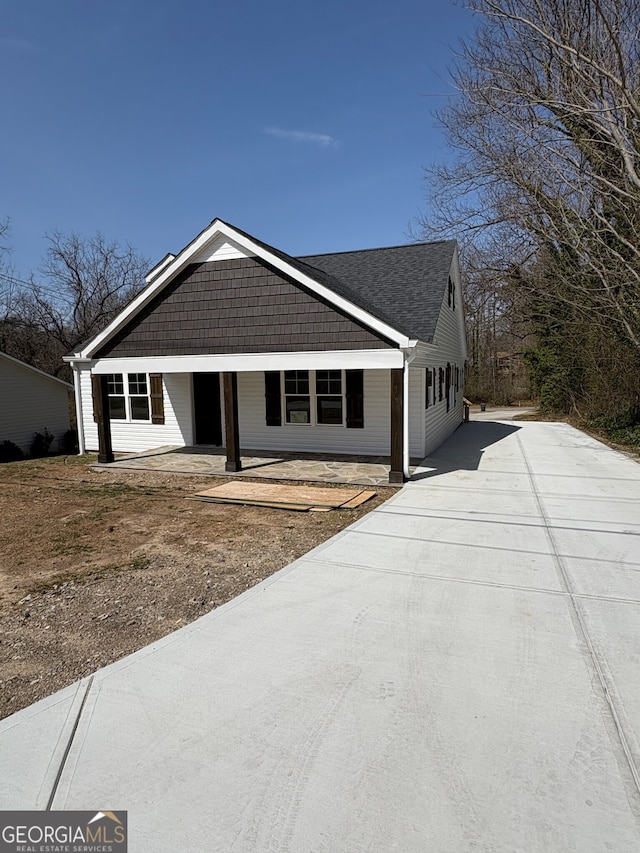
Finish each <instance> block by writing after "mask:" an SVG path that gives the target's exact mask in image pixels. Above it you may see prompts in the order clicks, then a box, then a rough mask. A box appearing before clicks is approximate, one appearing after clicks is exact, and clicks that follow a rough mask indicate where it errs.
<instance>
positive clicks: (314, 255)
mask: <svg viewBox="0 0 640 853" xmlns="http://www.w3.org/2000/svg"><path fill="white" fill-rule="evenodd" d="M455 242H456V241H455V240H454V239H451V240H421V241H420V242H417V243H398V244H397V245H395V246H370V247H369V248H368V249H345V250H344V251H342V252H311V253H309V254H306V255H290V257H292V258H297V259H298V260H300V261H301V260H303V259H304V258H319V257H326V256H327V255H360V254H362V253H363V252H384V251H385V250H386V249H412V248H413V247H414V246H415V247H418V246H438V245H441V244H446V243H455Z"/></svg>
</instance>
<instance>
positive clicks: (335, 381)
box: [316, 370, 344, 426]
mask: <svg viewBox="0 0 640 853" xmlns="http://www.w3.org/2000/svg"><path fill="white" fill-rule="evenodd" d="M342 394H343V382H342V371H341V370H316V422H317V423H319V424H327V425H334V426H342V420H343V412H344V405H343V403H342Z"/></svg>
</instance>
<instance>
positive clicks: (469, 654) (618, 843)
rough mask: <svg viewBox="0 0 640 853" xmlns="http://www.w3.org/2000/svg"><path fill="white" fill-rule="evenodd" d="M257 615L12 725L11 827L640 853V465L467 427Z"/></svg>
mask: <svg viewBox="0 0 640 853" xmlns="http://www.w3.org/2000/svg"><path fill="white" fill-rule="evenodd" d="M417 476H418V477H419V479H417V480H416V481H415V482H412V483H410V484H409V485H408V486H407V487H406V488H404V489H402V490H401V491H399V492H398V493H396V494H395V496H394V497H393V498H392V499H391V500H390V501H388V502H387V503H386V504H384V505H383V506H381V507H380V508H378V509H377V510H376V511H374V512H373V513H371V514H370V515H368V516H366V517H365V518H363V519H362V520H360V521H359V522H357V523H356V524H354V525H353V526H352V527H350V528H348V529H347V530H345V531H343V532H342V533H341V534H339V535H338V536H336V537H335V538H334V539H332V540H330V541H329V542H327V543H325V544H324V545H322V546H320V547H319V548H317V549H315V550H314V551H312V552H311V553H309V554H308V555H306V556H305V557H304V558H302V559H301V560H299V561H297V562H296V563H294V564H293V565H291V566H289V567H288V568H286V569H284V570H283V571H281V572H279V573H278V574H277V575H275V576H273V577H272V578H270V579H269V580H267V581H265V582H264V583H262V584H260V585H259V586H258V587H255V588H253V589H252V590H249V591H248V592H247V593H245V594H244V595H242V596H240V597H239V598H238V599H236V600H234V601H232V602H230V603H229V604H227V605H225V606H223V607H221V608H219V609H218V610H216V611H214V612H213V613H211V614H209V615H207V616H205V617H204V618H202V619H200V620H199V621H198V622H196V623H194V624H192V625H190V626H188V627H186V628H184V629H182V630H180V631H177V632H176V633H175V634H173V635H171V636H170V637H167V638H165V639H164V640H162V641H161V642H159V643H157V644H155V645H153V646H150V647H148V648H145V649H143V650H142V651H140V652H138V653H137V654H134V655H132V656H131V657H128V658H126V659H124V660H123V661H121V662H120V663H118V664H114V665H112V666H110V667H107V668H106V669H104V670H101V671H100V672H98V673H97V674H96V675H95V677H94V679H93V680H92V681H84V682H82V683H80V684H78V685H74V686H73V687H71V688H68V689H66V690H63V691H62V692H61V693H59V694H57V695H56V696H54V697H51V698H50V699H48V700H45V701H43V702H40V703H38V704H37V705H34V706H32V707H31V708H28V709H26V710H25V711H22V712H20V713H18V714H16V715H14V717H11V718H9V719H8V720H6V721H4V722H3V723H1V724H0V767H1V768H2V776H1V781H0V806H1V807H2V808H21V809H29V808H45V807H46V806H47V804H51V805H52V807H53V808H54V809H69V808H74V809H87V810H96V809H100V810H105V809H127V810H128V812H129V828H130V847H129V849H130V851H135V853H137V851H166V852H167V853H169V851H170V852H171V853H176V851H183V850H184V851H186V850H189V851H207V853H211V851H216V853H217V851H220V853H263V851H264V853H267V852H268V851H279V853H280V851H281V852H282V853H284V851H287V853H356V852H357V853H365V851H366V853H392V852H393V853H467V852H468V853H471V851H474V853H475V852H476V851H492V853H515V851H522V853H566V851H576V852H577V853H602V851H614V853H637V851H638V850H639V849H640V823H639V821H640V795H639V781H640V777H639V773H638V767H639V766H640V618H639V617H640V466H639V465H637V464H636V463H635V462H633V461H631V460H629V459H627V458H625V457H624V456H623V455H621V454H618V453H616V452H614V451H612V450H610V449H608V448H607V447H605V446H603V445H602V444H599V443H598V442H596V441H594V440H592V439H590V438H588V437H587V436H585V435H583V434H581V433H579V432H577V431H576V430H574V429H572V428H571V427H568V426H566V425H563V424H546V423H545V424H542V423H522V424H517V423H508V422H504V423H497V422H496V423H492V422H478V423H470V424H465V425H463V426H462V427H461V428H460V429H459V430H458V432H457V433H456V435H455V436H454V437H453V438H452V439H451V440H450V441H449V442H447V444H446V445H445V446H444V447H443V448H442V449H441V451H440V452H438V453H437V454H435V455H434V456H433V457H432V458H431V459H429V460H427V461H426V463H425V464H424V465H423V466H422V467H421V469H420V470H419V472H418V475H417Z"/></svg>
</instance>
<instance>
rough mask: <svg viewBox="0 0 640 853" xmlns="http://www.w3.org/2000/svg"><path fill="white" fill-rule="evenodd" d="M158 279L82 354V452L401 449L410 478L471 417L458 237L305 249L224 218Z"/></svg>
mask: <svg viewBox="0 0 640 853" xmlns="http://www.w3.org/2000/svg"><path fill="white" fill-rule="evenodd" d="M147 282H148V286H147V287H146V288H145V290H143V291H142V292H141V293H140V294H139V295H138V296H137V297H136V298H135V299H134V300H133V301H132V302H131V303H130V305H129V306H128V307H127V308H125V309H124V310H123V311H122V312H121V313H120V314H119V315H118V316H117V317H116V318H115V319H114V320H113V322H112V323H111V324H110V325H109V326H108V327H107V328H106V329H105V330H104V331H103V332H101V333H100V334H99V335H97V336H96V337H95V338H93V339H92V340H91V341H89V342H88V343H86V344H85V345H84V346H83V348H82V349H81V350H80V351H78V352H77V353H74V354H73V355H71V356H68V357H67V359H66V360H67V361H69V362H70V363H71V365H72V367H73V370H74V376H75V388H76V401H77V412H78V430H79V433H80V439H81V450H82V449H83V448H86V449H87V450H99V452H100V454H101V458H104V459H105V460H109V459H111V458H112V453H111V451H112V450H116V451H127V452H138V451H144V450H149V449H151V448H154V447H159V446H162V445H186V446H189V445H194V444H204V445H218V446H226V448H227V457H228V461H227V466H228V470H238V466H239V464H240V462H239V448H240V447H241V448H242V449H243V450H279V451H283V450H289V451H299V452H322V453H335V454H336V455H338V454H363V455H375V456H379V455H385V456H390V457H391V476H390V479H391V481H392V482H401V481H402V479H403V478H405V477H406V476H407V474H408V471H409V462H410V457H414V458H418V459H422V458H423V457H424V456H425V455H427V454H428V453H430V452H431V451H432V450H434V449H435V448H436V447H437V446H438V445H439V444H441V443H442V442H443V441H444V440H445V438H447V437H448V436H449V435H450V434H451V433H452V432H453V431H454V430H455V429H456V427H457V426H458V425H459V424H460V423H461V421H462V419H463V402H462V397H463V387H462V382H463V372H464V371H463V368H464V362H465V359H466V348H465V334H464V315H463V305H462V296H461V287H460V272H459V269H458V256H457V247H456V243H455V241H441V242H437V243H414V244H409V245H405V246H395V247H390V248H382V249H367V250H363V251H355V252H340V253H335V254H329V255H317V256H308V257H303V258H293V257H290V256H289V255H286V254H284V253H283V252H281V251H280V250H278V249H274V248H273V247H271V246H267V245H265V244H264V243H262V242H260V241H259V240H257V239H255V238H254V237H251V236H250V235H248V234H245V233H244V232H242V231H240V230H238V229H237V228H234V227H232V226H231V225H228V224H227V223H225V222H222V221H221V220H219V219H216V220H214V221H213V222H212V223H211V224H210V225H209V226H208V227H207V228H206V229H205V230H204V231H203V232H202V233H201V234H199V235H198V236H197V237H196V238H195V239H194V240H193V241H192V242H191V243H189V245H188V246H186V247H185V248H184V249H183V250H182V251H181V252H180V253H179V254H178V255H172V254H169V255H166V256H165V257H164V258H163V260H162V261H160V263H159V264H158V265H157V266H156V267H154V269H152V270H151V271H150V273H149V274H148V276H147ZM223 389H224V390H223ZM106 413H108V416H107V414H106ZM227 434H228V435H229V439H228V440H227Z"/></svg>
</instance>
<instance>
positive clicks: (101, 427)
mask: <svg viewBox="0 0 640 853" xmlns="http://www.w3.org/2000/svg"><path fill="white" fill-rule="evenodd" d="M91 391H92V393H93V416H94V418H95V419H96V423H97V425H98V462H101V463H103V464H104V463H106V462H113V460H114V458H115V457H114V455H113V449H112V447H111V421H110V420H109V387H108V385H107V377H106V376H96V375H95V374H93V375H92V376H91Z"/></svg>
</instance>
